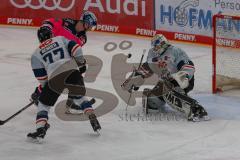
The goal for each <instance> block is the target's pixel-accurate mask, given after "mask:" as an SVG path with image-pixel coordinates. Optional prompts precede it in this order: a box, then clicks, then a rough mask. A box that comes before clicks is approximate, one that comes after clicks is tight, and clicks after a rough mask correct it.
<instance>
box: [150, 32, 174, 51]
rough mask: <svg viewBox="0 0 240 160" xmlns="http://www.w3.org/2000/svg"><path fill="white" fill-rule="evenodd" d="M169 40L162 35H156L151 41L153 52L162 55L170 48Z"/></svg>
mask: <svg viewBox="0 0 240 160" xmlns="http://www.w3.org/2000/svg"><path fill="white" fill-rule="evenodd" d="M169 45H170V44H169V42H168V40H167V38H166V37H165V36H164V35H162V34H156V35H155V36H154V37H153V38H152V40H151V46H152V48H153V51H155V52H158V53H160V54H161V53H162V52H164V51H165V50H166V49H167V48H168V47H169Z"/></svg>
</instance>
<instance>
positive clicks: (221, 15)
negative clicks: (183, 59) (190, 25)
mask: <svg viewBox="0 0 240 160" xmlns="http://www.w3.org/2000/svg"><path fill="white" fill-rule="evenodd" d="M217 19H232V20H239V21H240V16H236V15H226V14H216V15H214V16H213V22H212V23H213V43H212V65H213V67H212V69H213V71H212V73H213V74H212V93H217V92H219V91H221V90H219V89H218V88H217V82H216V58H217V55H216V51H217V49H216V48H217V39H218V38H217V34H216V33H217V26H216V22H217ZM237 46H240V41H237V43H236V46H224V47H233V48H234V47H237Z"/></svg>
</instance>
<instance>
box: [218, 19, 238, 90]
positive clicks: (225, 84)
mask: <svg viewBox="0 0 240 160" xmlns="http://www.w3.org/2000/svg"><path fill="white" fill-rule="evenodd" d="M214 23H216V30H215V32H216V37H215V39H216V87H217V88H218V89H220V90H223V91H224V90H228V89H233V88H240V17H239V19H238V18H236V17H234V18H233V17H231V16H224V17H218V18H216V21H215V22H214Z"/></svg>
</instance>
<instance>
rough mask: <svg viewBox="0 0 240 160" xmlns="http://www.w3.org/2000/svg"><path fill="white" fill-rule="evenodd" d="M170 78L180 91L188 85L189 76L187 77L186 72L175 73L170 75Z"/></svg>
mask: <svg viewBox="0 0 240 160" xmlns="http://www.w3.org/2000/svg"><path fill="white" fill-rule="evenodd" d="M172 78H173V79H175V80H176V81H177V83H178V85H179V86H180V87H181V88H182V89H185V88H187V87H188V85H189V76H188V74H187V72H184V71H179V72H177V73H174V74H172Z"/></svg>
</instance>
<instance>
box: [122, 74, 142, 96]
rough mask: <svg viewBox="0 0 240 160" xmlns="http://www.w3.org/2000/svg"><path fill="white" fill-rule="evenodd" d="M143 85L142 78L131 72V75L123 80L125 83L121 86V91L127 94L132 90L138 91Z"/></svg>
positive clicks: (140, 75)
mask: <svg viewBox="0 0 240 160" xmlns="http://www.w3.org/2000/svg"><path fill="white" fill-rule="evenodd" d="M143 83H144V76H143V75H142V74H141V73H140V72H138V71H136V70H135V71H133V73H132V74H131V75H130V76H129V77H128V78H127V79H126V80H125V82H124V83H123V84H122V85H121V87H122V89H123V90H126V91H128V92H130V93H131V92H132V89H133V90H135V91H136V90H138V89H139V87H140V86H141V85H142V84H143Z"/></svg>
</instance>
